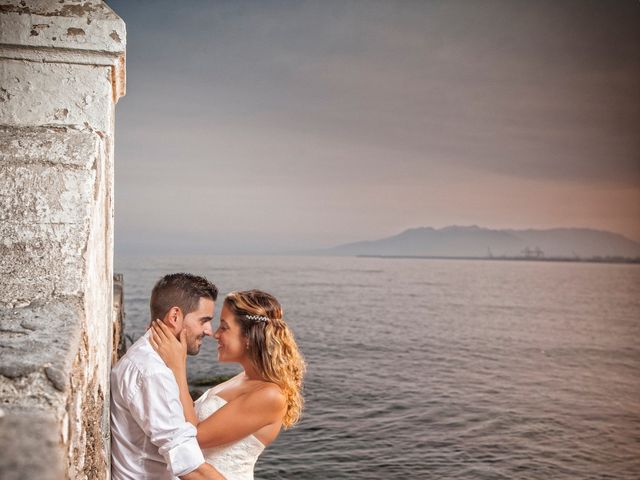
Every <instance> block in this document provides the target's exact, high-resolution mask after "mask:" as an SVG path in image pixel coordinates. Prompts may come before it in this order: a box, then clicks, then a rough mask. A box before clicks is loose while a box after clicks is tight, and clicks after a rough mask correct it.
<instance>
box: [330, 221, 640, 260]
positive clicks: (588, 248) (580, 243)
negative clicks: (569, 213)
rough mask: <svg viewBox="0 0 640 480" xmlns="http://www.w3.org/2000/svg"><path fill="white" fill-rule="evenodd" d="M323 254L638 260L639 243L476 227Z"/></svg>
mask: <svg viewBox="0 0 640 480" xmlns="http://www.w3.org/2000/svg"><path fill="white" fill-rule="evenodd" d="M318 253H323V254H325V255H392V256H434V257H488V256H493V257H502V256H506V257H522V256H529V257H536V256H539V257H547V258H549V257H563V258H566V257H569V258H575V257H580V258H592V257H627V258H639V257H640V243H638V242H634V241H633V240H630V239H628V238H626V237H624V236H622V235H619V234H617V233H612V232H607V231H603V230H592V229H588V228H554V229H550V230H491V229H489V228H482V227H477V226H475V225H474V226H471V227H459V226H452V227H445V228H441V229H435V228H431V227H421V228H411V229H409V230H405V231H404V232H402V233H400V234H399V235H395V236H393V237H388V238H383V239H380V240H373V241H363V242H355V243H348V244H345V245H339V246H337V247H333V248H329V249H326V250H323V251H322V252H318Z"/></svg>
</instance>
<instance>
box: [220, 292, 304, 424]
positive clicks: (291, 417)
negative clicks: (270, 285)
mask: <svg viewBox="0 0 640 480" xmlns="http://www.w3.org/2000/svg"><path fill="white" fill-rule="evenodd" d="M224 304H225V305H226V306H227V307H228V308H229V309H230V310H231V312H232V313H233V315H234V317H235V319H236V321H237V322H238V324H239V325H240V328H241V331H242V333H243V335H244V336H245V337H246V338H247V339H248V340H249V356H250V358H251V360H252V361H253V364H254V365H255V366H256V368H257V369H258V371H259V372H260V373H261V374H262V376H263V377H264V379H265V380H267V381H269V382H273V383H275V384H276V385H278V386H279V387H280V389H281V390H282V392H283V393H284V395H285V397H286V399H287V411H286V413H285V415H284V418H283V420H282V424H283V425H284V427H285V429H286V428H289V427H291V426H292V425H294V424H295V423H296V422H297V421H298V420H299V419H300V414H301V412H302V406H303V403H304V399H303V398H302V381H303V378H304V372H305V370H306V365H305V362H304V358H303V357H302V354H301V353H300V351H299V350H298V346H297V345H296V341H295V339H294V338H293V333H292V332H291V330H290V329H289V327H288V326H287V324H286V323H285V321H284V319H283V316H284V312H283V311H282V307H281V306H280V303H279V302H278V300H276V298H275V297H274V296H273V295H270V294H269V293H266V292H263V291H260V290H247V291H243V292H231V293H229V294H228V295H227V296H226V298H225V299H224ZM257 317H258V318H257Z"/></svg>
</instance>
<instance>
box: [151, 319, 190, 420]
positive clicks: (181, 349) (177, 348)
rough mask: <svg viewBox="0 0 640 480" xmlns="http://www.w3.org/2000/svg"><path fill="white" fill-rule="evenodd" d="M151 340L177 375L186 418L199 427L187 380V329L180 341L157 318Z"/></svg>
mask: <svg viewBox="0 0 640 480" xmlns="http://www.w3.org/2000/svg"><path fill="white" fill-rule="evenodd" d="M149 341H150V342H151V346H152V347H153V348H154V349H155V351H156V352H158V355H160V357H161V358H162V360H164V363H166V365H167V367H169V368H170V369H171V371H172V372H173V375H174V376H175V377H176V383H177V384H178V389H179V390H180V403H181V404H182V409H183V410H184V418H185V419H186V420H187V422H189V423H191V424H193V425H194V426H196V427H197V426H198V417H197V416H196V410H195V408H194V407H193V399H192V398H191V394H190V393H189V383H188V382H187V337H186V331H185V330H182V332H181V334H180V341H178V339H177V338H176V337H175V336H174V335H173V333H171V330H169V328H168V327H167V326H166V325H165V324H164V323H162V322H161V321H160V320H155V321H154V322H152V324H151V337H150V339H149Z"/></svg>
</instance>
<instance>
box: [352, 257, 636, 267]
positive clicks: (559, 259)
mask: <svg viewBox="0 0 640 480" xmlns="http://www.w3.org/2000/svg"><path fill="white" fill-rule="evenodd" d="M354 256H355V257H362V258H406V259H415V260H488V261H494V260H498V261H510V262H516V261H519V262H571V263H616V264H636V265H637V264H640V258H626V257H591V258H572V257H506V256H504V257H445V256H435V255H354Z"/></svg>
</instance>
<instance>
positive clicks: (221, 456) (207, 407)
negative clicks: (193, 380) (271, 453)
mask: <svg viewBox="0 0 640 480" xmlns="http://www.w3.org/2000/svg"><path fill="white" fill-rule="evenodd" d="M226 403H227V402H226V400H224V399H223V398H220V397H219V396H218V395H217V394H216V388H215V387H214V388H211V389H209V390H207V391H206V392H205V393H204V394H203V395H202V396H201V397H200V398H199V399H198V400H196V402H195V410H196V415H197V416H198V420H199V421H202V420H204V419H205V418H207V417H209V416H210V415H212V414H213V413H214V412H215V411H216V410H218V409H220V408H222V407H223V406H224V405H225V404H226ZM222 428H224V427H222ZM263 450H264V445H263V444H262V442H261V441H260V440H258V439H257V438H256V437H255V436H254V435H249V436H248V437H245V438H243V439H241V440H238V441H237V442H233V443H228V444H226V445H220V446H218V447H213V448H203V449H202V453H203V454H204V458H205V460H206V461H207V463H210V464H211V465H213V466H214V467H215V468H216V469H217V470H218V471H219V472H220V473H221V474H222V475H224V477H225V478H226V479H227V480H253V467H254V465H255V463H256V460H258V457H259V456H260V454H261V453H262V451H263Z"/></svg>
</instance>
